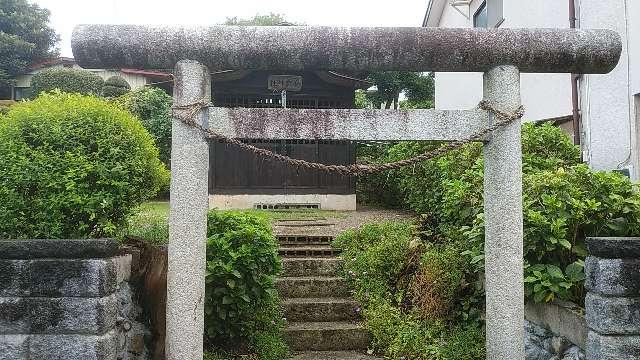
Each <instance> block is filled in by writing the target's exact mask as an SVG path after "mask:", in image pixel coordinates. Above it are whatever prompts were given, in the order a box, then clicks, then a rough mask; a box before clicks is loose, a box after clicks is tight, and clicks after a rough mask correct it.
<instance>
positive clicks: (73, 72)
mask: <svg viewBox="0 0 640 360" xmlns="http://www.w3.org/2000/svg"><path fill="white" fill-rule="evenodd" d="M103 85H104V80H102V78H101V77H100V76H98V75H96V74H94V73H92V72H90V71H87V70H77V69H67V68H54V69H46V70H43V71H41V72H39V73H37V74H35V75H34V76H33V78H32V79H31V89H32V91H33V96H34V97H36V96H38V95H39V94H41V93H43V92H49V91H52V90H55V89H58V90H60V91H62V92H66V93H79V94H84V95H101V94H102V87H103Z"/></svg>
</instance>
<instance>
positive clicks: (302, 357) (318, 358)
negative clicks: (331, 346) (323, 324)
mask: <svg viewBox="0 0 640 360" xmlns="http://www.w3.org/2000/svg"><path fill="white" fill-rule="evenodd" d="M291 360H382V358H378V357H375V356H370V355H367V354H364V353H360V352H354V351H305V352H300V353H296V354H294V355H293V358H292V359H291Z"/></svg>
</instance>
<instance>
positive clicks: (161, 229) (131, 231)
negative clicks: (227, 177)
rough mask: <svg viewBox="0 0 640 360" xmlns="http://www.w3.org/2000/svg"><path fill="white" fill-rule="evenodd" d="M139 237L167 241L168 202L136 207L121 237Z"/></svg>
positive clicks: (263, 213) (300, 216)
mask: <svg viewBox="0 0 640 360" xmlns="http://www.w3.org/2000/svg"><path fill="white" fill-rule="evenodd" d="M239 212H241V213H245V214H247V215H253V216H257V217H261V218H264V219H266V220H268V221H269V222H270V223H274V222H277V221H281V220H313V219H331V218H333V219H336V218H337V219H341V218H344V217H346V216H347V214H346V213H345V212H342V211H327V210H315V209H300V210H298V209H296V210H242V211H239ZM125 237H135V238H140V239H142V240H144V241H146V242H148V243H150V244H153V245H165V244H167V242H168V241H169V202H168V201H151V202H147V203H144V204H142V205H141V206H139V207H138V209H137V210H136V212H135V215H134V216H132V217H131V218H129V220H128V222H127V228H126V230H125V231H124V232H123V233H122V234H121V238H125Z"/></svg>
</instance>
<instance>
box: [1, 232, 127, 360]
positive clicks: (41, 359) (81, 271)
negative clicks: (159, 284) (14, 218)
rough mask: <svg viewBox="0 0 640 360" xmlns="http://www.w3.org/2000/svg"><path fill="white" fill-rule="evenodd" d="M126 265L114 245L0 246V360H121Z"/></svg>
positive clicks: (41, 242)
mask: <svg viewBox="0 0 640 360" xmlns="http://www.w3.org/2000/svg"><path fill="white" fill-rule="evenodd" d="M130 262H131V257H130V256H118V244H117V243H116V242H115V241H114V240H107V239H101V240H19V241H13V240H11V241H9V240H0V360H9V359H11V360H22V359H30V360H32V359H38V360H48V359H52V360H53V359H67V360H75V359H78V360H80V359H82V360H112V359H113V360H115V359H116V358H118V357H119V356H120V349H121V345H122V344H123V337H122V334H121V330H120V327H121V326H120V325H121V324H122V322H123V321H124V320H126V319H123V317H122V312H121V303H122V302H123V300H122V299H123V294H122V293H121V292H120V286H119V285H120V283H121V282H122V281H125V280H126V277H127V276H128V273H127V270H128V269H130ZM125 298H126V296H125ZM129 298H130V296H129ZM124 340H126V338H124ZM125 343H126V342H125Z"/></svg>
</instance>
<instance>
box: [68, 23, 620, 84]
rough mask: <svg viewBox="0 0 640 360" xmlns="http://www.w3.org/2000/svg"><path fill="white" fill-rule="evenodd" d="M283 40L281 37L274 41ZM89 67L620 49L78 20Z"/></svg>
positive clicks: (546, 57)
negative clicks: (80, 23) (183, 62)
mask: <svg viewBox="0 0 640 360" xmlns="http://www.w3.org/2000/svg"><path fill="white" fill-rule="evenodd" d="M274 39H286V41H280V40H278V41H274ZM71 45H72V48H73V55H74V58H75V59H76V61H78V63H79V64H80V66H82V67H85V68H123V67H128V68H147V69H170V68H173V67H174V65H175V64H176V63H177V62H178V61H179V60H181V59H192V60H197V61H199V62H201V63H202V64H204V65H206V66H207V67H209V69H210V70H234V69H257V70H282V71H289V70H291V71H300V70H342V71H376V70H405V71H473V72H482V71H487V70H489V69H491V68H493V67H495V66H497V65H503V64H511V65H514V66H517V67H518V68H519V69H520V71H522V72H565V73H581V74H588V73H607V72H609V71H611V70H612V69H613V68H614V67H615V65H616V64H617V62H618V59H619V57H620V53H621V51H622V42H621V39H620V36H619V35H618V34H617V33H616V32H613V31H608V30H575V29H571V30H569V29H477V28H476V29H445V28H422V27H415V28H410V27H404V28H332V27H313V26H304V27H300V26H257V27H254V26H211V27H199V28H170V27H149V26H136V25H80V26H78V27H76V28H75V30H74V32H73V36H72V39H71Z"/></svg>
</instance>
